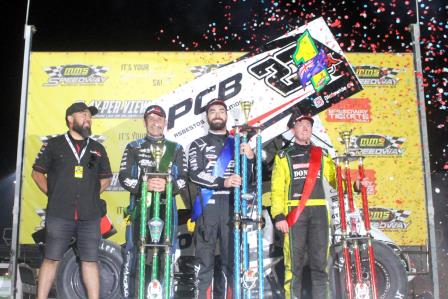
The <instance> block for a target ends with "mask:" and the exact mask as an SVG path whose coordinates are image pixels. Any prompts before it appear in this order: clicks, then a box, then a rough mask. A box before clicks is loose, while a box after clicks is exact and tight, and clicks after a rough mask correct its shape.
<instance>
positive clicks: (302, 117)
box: [288, 113, 314, 128]
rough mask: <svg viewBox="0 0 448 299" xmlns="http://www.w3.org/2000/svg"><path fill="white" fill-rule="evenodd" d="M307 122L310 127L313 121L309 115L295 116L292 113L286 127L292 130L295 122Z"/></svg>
mask: <svg viewBox="0 0 448 299" xmlns="http://www.w3.org/2000/svg"><path fill="white" fill-rule="evenodd" d="M304 119H306V120H308V121H309V122H310V123H311V126H312V125H314V119H313V118H312V117H311V115H307V114H300V115H299V114H296V113H293V114H292V115H291V118H290V119H289V121H288V127H290V128H293V127H294V125H295V124H296V122H298V121H301V120H304Z"/></svg>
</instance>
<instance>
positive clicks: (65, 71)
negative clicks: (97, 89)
mask: <svg viewBox="0 0 448 299" xmlns="http://www.w3.org/2000/svg"><path fill="white" fill-rule="evenodd" d="M44 71H45V72H46V73H47V75H48V81H47V82H46V83H44V86H58V85H98V84H103V83H104V82H105V81H106V80H107V77H105V76H104V74H105V73H106V72H107V71H108V68H107V67H104V66H101V65H85V64H68V65H59V66H49V67H46V68H44Z"/></svg>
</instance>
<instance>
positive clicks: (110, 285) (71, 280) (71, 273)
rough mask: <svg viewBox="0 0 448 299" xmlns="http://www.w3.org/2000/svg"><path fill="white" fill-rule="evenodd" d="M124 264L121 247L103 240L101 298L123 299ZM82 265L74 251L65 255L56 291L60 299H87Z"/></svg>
mask: <svg viewBox="0 0 448 299" xmlns="http://www.w3.org/2000/svg"><path fill="white" fill-rule="evenodd" d="M122 264H123V257H122V248H121V246H119V245H118V244H115V243H113V242H110V241H107V240H101V243H100V246H99V256H98V265H99V272H100V298H102V299H106V298H107V299H119V298H122V296H121V289H120V273H121V266H122ZM80 265H81V263H80V260H79V259H78V257H77V256H76V255H75V253H74V251H73V249H72V248H71V249H69V250H68V251H67V252H66V253H65V254H64V257H63V258H62V261H61V262H60V265H59V269H58V273H57V278H58V279H57V281H56V291H57V294H58V298H62V299H77V298H80V299H84V298H87V293H86V290H85V288H84V285H83V283H82V279H81V272H80Z"/></svg>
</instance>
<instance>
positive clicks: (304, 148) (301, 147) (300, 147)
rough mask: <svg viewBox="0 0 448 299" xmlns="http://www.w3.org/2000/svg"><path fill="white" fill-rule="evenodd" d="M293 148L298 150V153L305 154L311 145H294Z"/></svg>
mask: <svg viewBox="0 0 448 299" xmlns="http://www.w3.org/2000/svg"><path fill="white" fill-rule="evenodd" d="M294 147H296V148H298V149H299V150H300V151H303V152H307V151H309V150H310V149H311V143H310V144H306V145H302V144H298V143H294Z"/></svg>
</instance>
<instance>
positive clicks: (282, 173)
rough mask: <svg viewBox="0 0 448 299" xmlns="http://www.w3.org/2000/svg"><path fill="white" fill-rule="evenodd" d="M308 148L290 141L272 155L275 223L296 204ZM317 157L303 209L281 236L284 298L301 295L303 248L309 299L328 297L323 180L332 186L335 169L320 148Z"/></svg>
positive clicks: (304, 175) (304, 170)
mask: <svg viewBox="0 0 448 299" xmlns="http://www.w3.org/2000/svg"><path fill="white" fill-rule="evenodd" d="M310 149H311V145H299V144H297V143H294V144H293V145H292V146H290V147H289V148H287V149H285V150H281V151H279V152H278V155H277V156H276V157H275V162H274V169H273V172H272V193H271V201H272V207H271V213H272V217H273V218H274V220H275V222H278V221H281V220H286V216H287V214H288V213H290V212H291V211H292V210H293V209H294V208H295V207H296V206H298V205H299V203H300V197H301V193H302V190H303V185H304V182H305V179H306V176H307V173H308V167H309V161H310ZM321 159H322V160H321V161H322V163H321V168H320V170H319V172H318V174H317V178H316V182H315V185H314V188H313V191H312V192H311V195H310V196H309V200H308V201H307V203H306V206H305V209H304V210H303V212H302V214H301V215H300V217H299V218H298V220H297V221H296V223H295V224H293V225H292V227H290V229H289V232H288V233H287V234H285V236H284V245H283V254H284V263H285V294H286V298H300V297H301V295H300V294H301V283H302V273H303V266H304V263H305V250H306V252H307V254H308V259H309V264H310V269H311V281H312V293H313V298H314V299H316V298H320V299H323V298H327V297H328V274H327V259H328V242H329V238H328V230H329V219H328V218H329V217H328V212H327V206H326V200H325V192H324V186H323V180H324V179H325V180H327V181H328V183H330V185H331V186H332V187H334V188H336V176H335V174H336V169H335V165H334V163H333V161H332V160H331V158H330V157H329V156H328V155H327V154H326V153H325V152H324V151H323V152H322V158H321Z"/></svg>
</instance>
